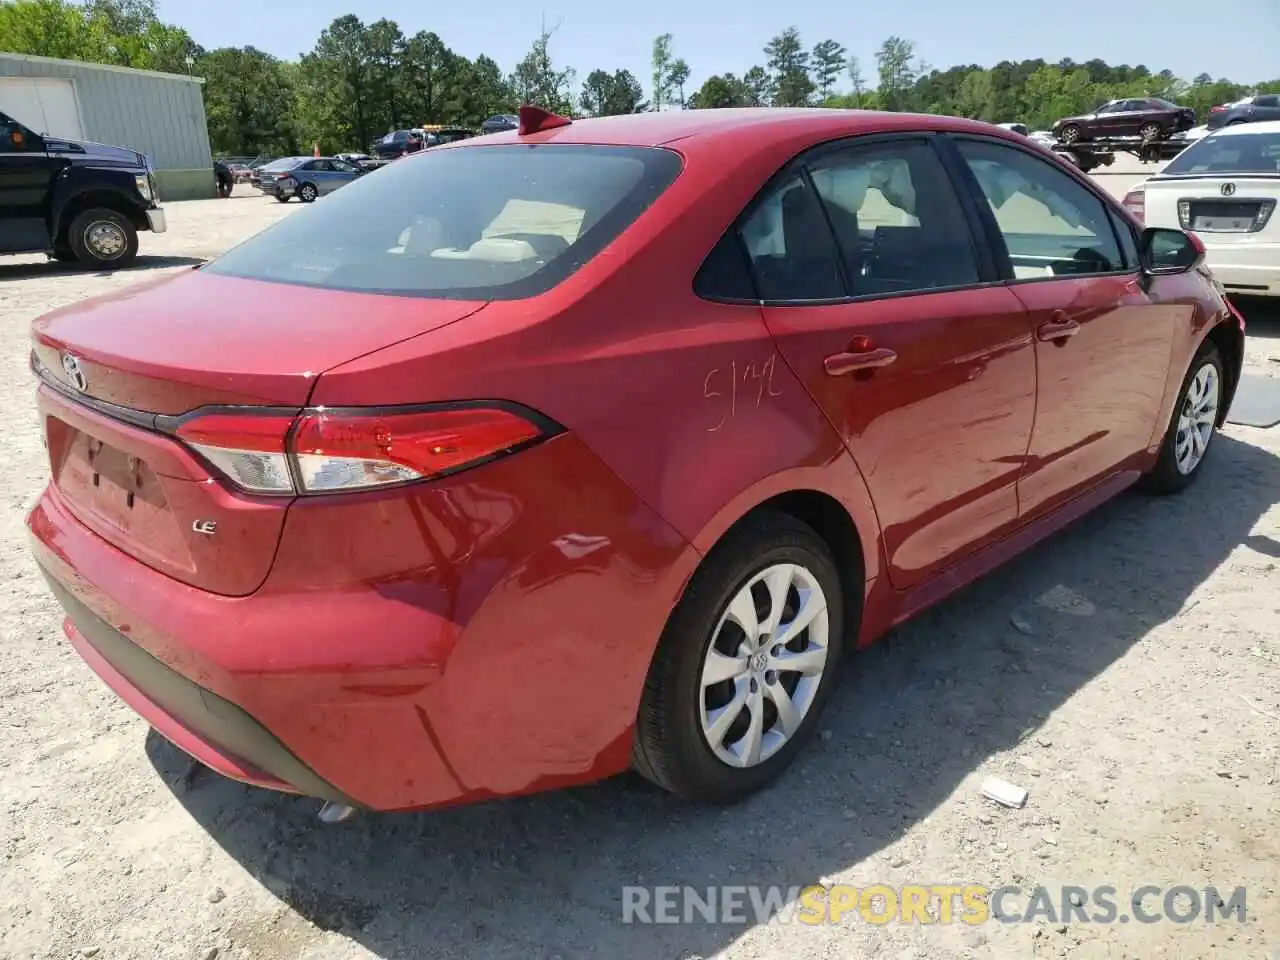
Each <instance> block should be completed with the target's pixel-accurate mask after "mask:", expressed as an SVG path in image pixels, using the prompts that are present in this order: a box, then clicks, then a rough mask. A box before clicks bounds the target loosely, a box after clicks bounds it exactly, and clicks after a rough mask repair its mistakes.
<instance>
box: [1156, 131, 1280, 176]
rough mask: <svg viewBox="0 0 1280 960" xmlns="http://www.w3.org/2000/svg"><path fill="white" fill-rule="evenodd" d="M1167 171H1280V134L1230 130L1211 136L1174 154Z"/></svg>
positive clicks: (1204, 172) (1166, 168)
mask: <svg viewBox="0 0 1280 960" xmlns="http://www.w3.org/2000/svg"><path fill="white" fill-rule="evenodd" d="M1163 172H1164V173H1166V174H1182V175H1184V176H1185V175H1188V174H1197V173H1202V174H1206V175H1209V176H1213V175H1215V174H1220V175H1223V176H1226V175H1231V176H1235V175H1238V174H1244V173H1271V174H1275V173H1280V133H1230V134H1223V135H1219V136H1208V137H1205V138H1204V139H1203V140H1197V141H1196V142H1195V143H1194V144H1192V145H1191V146H1189V147H1187V149H1185V150H1183V151H1182V153H1180V154H1178V155H1177V156H1176V157H1174V159H1173V162H1172V163H1170V164H1169V165H1168V166H1167V167H1165V168H1164V171H1163Z"/></svg>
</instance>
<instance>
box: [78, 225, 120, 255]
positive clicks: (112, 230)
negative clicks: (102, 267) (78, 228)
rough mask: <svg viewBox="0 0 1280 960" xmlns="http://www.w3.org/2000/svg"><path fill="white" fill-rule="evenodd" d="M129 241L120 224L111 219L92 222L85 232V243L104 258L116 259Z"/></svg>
mask: <svg viewBox="0 0 1280 960" xmlns="http://www.w3.org/2000/svg"><path fill="white" fill-rule="evenodd" d="M128 243H129V240H128V238H127V237H126V236H125V235H124V230H122V229H121V228H120V225H119V224H115V223H111V222H110V221H104V220H100V221H98V222H96V223H91V224H89V226H88V227H87V228H86V229H85V232H84V245H85V246H86V247H88V248H89V249H90V250H92V251H93V252H94V254H96V255H97V256H99V257H101V258H102V259H103V260H114V259H115V258H116V257H118V256H120V254H122V253H124V249H125V247H126V246H127V245H128Z"/></svg>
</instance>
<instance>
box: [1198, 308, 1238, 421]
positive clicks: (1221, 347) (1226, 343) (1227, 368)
mask: <svg viewBox="0 0 1280 960" xmlns="http://www.w3.org/2000/svg"><path fill="white" fill-rule="evenodd" d="M1205 340H1206V341H1207V342H1210V343H1213V344H1214V345H1215V346H1216V347H1217V348H1218V355H1219V356H1220V357H1221V358H1222V368H1223V369H1222V373H1223V377H1224V378H1225V379H1226V381H1227V382H1226V383H1225V384H1224V385H1223V386H1224V390H1223V391H1222V393H1223V397H1222V403H1221V405H1220V406H1219V407H1218V426H1219V427H1221V426H1222V425H1223V424H1225V423H1226V417H1227V411H1228V410H1229V409H1230V407H1231V401H1232V399H1233V398H1234V397H1235V393H1236V387H1237V386H1239V379H1240V368H1241V364H1242V363H1243V361H1244V332H1243V331H1241V329H1240V327H1239V325H1238V324H1236V323H1235V322H1234V319H1231V320H1225V321H1223V322H1222V323H1219V324H1218V325H1217V326H1215V327H1214V328H1213V329H1212V330H1210V331H1209V333H1208V335H1207V336H1206V337H1205Z"/></svg>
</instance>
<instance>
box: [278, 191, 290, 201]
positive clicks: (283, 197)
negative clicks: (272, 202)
mask: <svg viewBox="0 0 1280 960" xmlns="http://www.w3.org/2000/svg"><path fill="white" fill-rule="evenodd" d="M276 199H277V200H279V201H280V202H281V203H288V202H289V196H288V194H284V193H277V194H276Z"/></svg>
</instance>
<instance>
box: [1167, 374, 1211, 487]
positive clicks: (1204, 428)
mask: <svg viewBox="0 0 1280 960" xmlns="http://www.w3.org/2000/svg"><path fill="white" fill-rule="evenodd" d="M1221 393H1222V383H1221V379H1220V378H1219V376H1218V370H1217V368H1216V367H1215V366H1214V365H1213V364H1211V363H1206V364H1204V365H1203V366H1201V367H1200V369H1199V370H1197V371H1196V375H1195V376H1194V377H1192V378H1191V382H1190V383H1189V384H1187V392H1186V393H1185V394H1184V395H1183V398H1182V409H1181V411H1179V413H1178V432H1177V434H1176V436H1175V437H1174V444H1173V458H1174V463H1175V464H1176V466H1177V468H1178V472H1179V473H1181V474H1183V475H1186V474H1189V473H1191V471H1193V470H1194V469H1195V468H1196V467H1197V466H1199V464H1200V461H1201V460H1203V459H1204V455H1205V451H1206V450H1208V449H1209V441H1210V440H1211V439H1213V429H1214V426H1215V424H1217V422H1218V402H1219V399H1220V396H1221Z"/></svg>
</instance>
